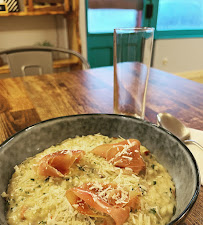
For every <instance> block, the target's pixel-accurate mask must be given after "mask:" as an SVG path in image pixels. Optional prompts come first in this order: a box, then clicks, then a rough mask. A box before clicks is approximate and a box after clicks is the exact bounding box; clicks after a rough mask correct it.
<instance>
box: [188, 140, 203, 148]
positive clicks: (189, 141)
mask: <svg viewBox="0 0 203 225" xmlns="http://www.w3.org/2000/svg"><path fill="white" fill-rule="evenodd" d="M184 142H185V143H186V144H187V143H193V144H195V145H196V146H198V147H199V148H200V149H202V150H203V146H202V145H200V144H199V143H198V142H196V141H194V140H185V141H184Z"/></svg>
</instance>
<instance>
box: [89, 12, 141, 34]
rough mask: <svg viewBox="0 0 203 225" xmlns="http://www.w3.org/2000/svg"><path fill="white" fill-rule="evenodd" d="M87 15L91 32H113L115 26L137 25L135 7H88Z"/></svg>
mask: <svg viewBox="0 0 203 225" xmlns="http://www.w3.org/2000/svg"><path fill="white" fill-rule="evenodd" d="M87 15H88V32H89V33H94V34H95V33H113V30H114V29H115V28H123V27H136V26H137V24H136V23H137V10H135V9H88V13H87ZM121 18H122V19H121Z"/></svg>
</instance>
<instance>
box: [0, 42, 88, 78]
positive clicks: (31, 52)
mask: <svg viewBox="0 0 203 225" xmlns="http://www.w3.org/2000/svg"><path fill="white" fill-rule="evenodd" d="M54 52H58V53H65V54H70V55H74V56H75V57H78V58H79V60H80V61H81V63H82V64H83V65H84V67H85V68H86V69H88V68H90V66H89V63H88V62H87V60H86V59H85V58H84V57H83V56H82V55H81V54H80V53H78V52H76V51H73V50H69V49H63V48H55V47H33V46H24V47H18V48H12V49H7V50H3V51H0V55H3V54H5V55H6V56H7V60H8V65H9V68H10V73H11V76H12V77H16V76H26V75H42V74H47V73H53V53H54Z"/></svg>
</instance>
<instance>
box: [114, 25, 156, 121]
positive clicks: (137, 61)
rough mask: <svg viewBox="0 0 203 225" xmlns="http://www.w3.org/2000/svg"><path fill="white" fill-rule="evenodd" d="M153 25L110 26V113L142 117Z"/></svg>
mask: <svg viewBox="0 0 203 225" xmlns="http://www.w3.org/2000/svg"><path fill="white" fill-rule="evenodd" d="M153 39H154V28H145V27H144V28H126V29H125V28H123V29H115V30H114V113H117V114H125V115H133V116H135V117H139V118H142V119H144V117H145V103H146V91H147V84H148V79H149V69H150V65H151V56H152V46H153Z"/></svg>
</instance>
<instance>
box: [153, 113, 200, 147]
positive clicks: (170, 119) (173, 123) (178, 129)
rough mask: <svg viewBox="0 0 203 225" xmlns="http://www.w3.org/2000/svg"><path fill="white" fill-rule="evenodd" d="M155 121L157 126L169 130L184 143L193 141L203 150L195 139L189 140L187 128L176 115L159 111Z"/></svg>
mask: <svg viewBox="0 0 203 225" xmlns="http://www.w3.org/2000/svg"><path fill="white" fill-rule="evenodd" d="M157 123H158V125H159V126H161V127H163V128H165V129H166V130H168V131H170V132H171V133H172V134H174V135H175V136H177V137H178V138H179V139H180V140H181V141H183V142H184V143H193V144H195V145H197V146H198V147H199V148H201V149H202V150H203V147H202V146H201V145H200V144H199V143H198V142H196V141H194V140H190V139H189V138H190V131H189V129H188V128H187V127H186V126H185V125H184V124H183V123H182V122H181V121H180V120H178V119H177V118H176V117H174V116H172V115H171V114H169V113H159V114H158V115H157Z"/></svg>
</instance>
